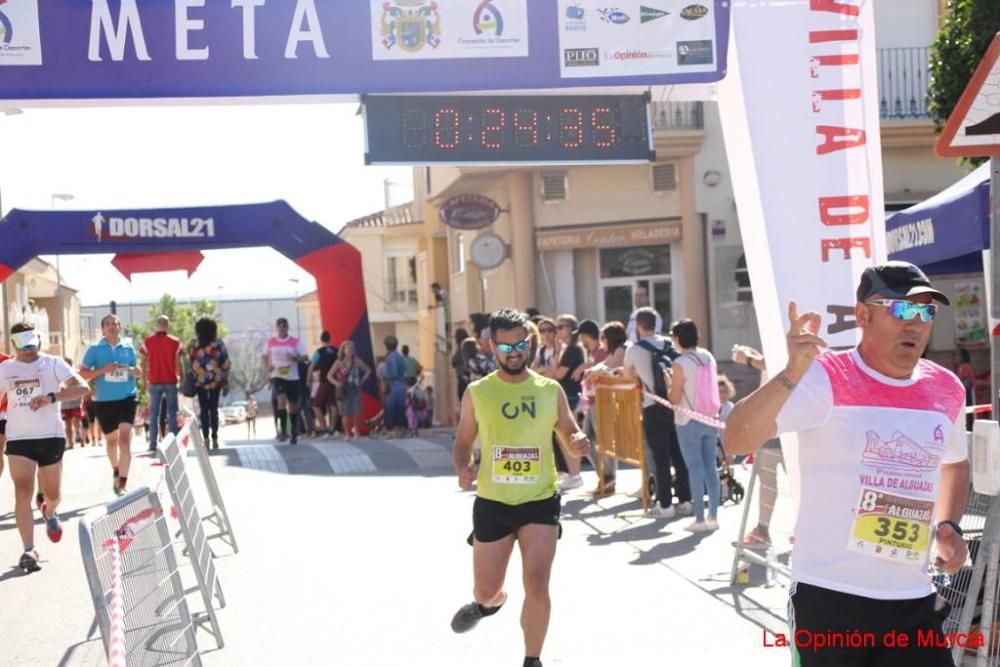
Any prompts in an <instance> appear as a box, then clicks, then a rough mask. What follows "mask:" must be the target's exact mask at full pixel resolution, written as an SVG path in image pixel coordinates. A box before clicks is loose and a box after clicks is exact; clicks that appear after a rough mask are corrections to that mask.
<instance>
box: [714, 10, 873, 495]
mask: <svg viewBox="0 0 1000 667" xmlns="http://www.w3.org/2000/svg"><path fill="white" fill-rule="evenodd" d="M730 49H731V55H730V58H729V72H728V74H727V76H726V78H725V79H724V80H723V81H722V83H721V84H720V86H719V103H720V108H721V115H722V126H723V132H724V134H725V140H726V152H727V154H728V157H729V167H730V171H731V173H732V178H733V188H734V192H735V197H736V205H737V208H738V210H739V220H740V231H741V233H742V236H743V245H744V249H745V252H746V259H747V268H748V269H749V272H750V280H751V284H752V285H753V299H754V305H755V307H756V310H757V321H758V323H759V326H760V334H761V342H762V344H763V350H764V354H765V355H766V357H767V365H768V367H769V368H770V369H773V371H774V372H776V371H777V370H779V369H781V368H782V367H783V366H784V365H785V362H786V360H787V351H786V349H785V336H784V334H785V331H786V330H787V326H788V321H787V315H786V313H787V307H788V302H789V300H792V299H794V300H795V301H796V302H797V304H798V308H799V312H800V313H803V312H806V311H810V310H812V311H816V312H818V313H819V314H820V315H821V316H822V329H821V331H820V334H821V335H822V336H823V337H824V338H825V339H826V340H827V342H828V343H829V344H830V346H831V347H834V348H849V347H853V346H854V345H855V344H856V343H857V341H858V339H859V333H860V331H859V330H858V329H857V324H856V322H855V320H854V303H855V296H854V292H855V288H856V286H857V282H858V278H859V277H860V274H861V272H862V271H863V270H864V269H865V267H867V266H870V265H872V264H873V263H876V262H882V261H885V258H886V249H885V246H886V244H885V211H884V196H883V191H882V187H883V186H882V156H881V137H880V124H879V97H878V80H877V74H876V51H875V15H874V0H781V1H779V0H765V1H763V2H762V1H761V0H734V1H733V3H732V40H731V41H730ZM782 444H783V447H784V450H785V456H786V459H787V460H788V464H789V471H790V472H791V471H793V470H795V471H797V468H798V466H797V460H796V459H797V452H796V448H795V446H794V439H793V438H786V437H783V438H782ZM797 487H798V475H797V474H794V473H793V474H792V488H793V495H794V496H795V497H796V499H797V497H798V488H797Z"/></svg>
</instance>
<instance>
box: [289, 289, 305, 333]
mask: <svg viewBox="0 0 1000 667" xmlns="http://www.w3.org/2000/svg"><path fill="white" fill-rule="evenodd" d="M288 282H290V283H292V284H293V285H295V289H294V290H293V291H292V307H293V308H294V309H295V335H296V337H297V338H298V339H299V340H302V323H301V322H300V321H299V304H297V303H296V300H297V299H298V298H299V279H298V278H289V279H288Z"/></svg>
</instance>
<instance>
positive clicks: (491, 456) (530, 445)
mask: <svg viewBox="0 0 1000 667" xmlns="http://www.w3.org/2000/svg"><path fill="white" fill-rule="evenodd" d="M527 372H528V379H527V380H524V381H523V382H518V383H513V382H505V381H503V380H502V379H500V377H499V375H498V374H497V373H495V372H494V373H490V374H489V375H487V376H486V377H484V378H482V379H481V380H477V381H475V382H473V383H472V384H470V385H469V388H468V391H469V393H470V394H471V395H472V404H473V406H474V407H475V411H476V422H477V424H478V425H479V442H480V447H481V451H480V464H479V477H478V483H477V495H478V496H479V497H480V498H486V499H488V500H495V501H497V502H501V503H505V504H507V505H521V504H523V503H528V502H532V501H536V500H546V499H548V498H551V497H552V496H554V495H555V493H556V464H555V454H554V453H553V451H552V447H553V446H555V445H554V443H553V441H552V434H553V432H554V430H555V426H556V423H557V422H558V421H559V383H558V382H556V381H555V380H550V379H549V378H545V377H542V376H541V375H539V374H537V373H535V372H533V371H530V370H529V371H527Z"/></svg>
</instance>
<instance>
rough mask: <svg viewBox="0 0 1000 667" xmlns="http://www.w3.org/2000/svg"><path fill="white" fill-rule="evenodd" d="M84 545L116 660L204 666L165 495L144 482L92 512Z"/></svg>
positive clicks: (84, 525) (104, 633) (83, 527)
mask: <svg viewBox="0 0 1000 667" xmlns="http://www.w3.org/2000/svg"><path fill="white" fill-rule="evenodd" d="M80 551H81V555H82V556H83V565H84V570H85V571H86V573H87V583H88V584H89V586H90V593H91V599H92V601H93V603H94V613H95V615H96V616H97V623H98V625H99V626H100V628H101V637H102V638H103V640H104V647H105V651H106V652H107V654H108V659H109V662H112V663H113V664H123V663H127V664H129V665H194V666H195V667H200V665H201V658H200V657H199V654H198V642H197V640H196V638H195V627H194V624H193V618H192V616H191V614H190V612H189V611H188V606H187V601H186V599H185V597H184V585H183V583H182V581H181V576H180V572H179V571H178V569H177V561H176V559H175V557H174V551H173V543H172V541H171V538H170V530H169V528H168V527H167V524H166V517H165V516H164V514H163V508H162V507H161V506H160V499H159V498H158V497H157V495H156V494H155V493H153V492H152V491H150V490H149V489H148V488H145V487H142V488H139V489H136V490H135V491H132V492H131V493H129V494H126V495H124V496H122V497H121V498H117V499H115V500H113V501H111V502H109V503H107V504H105V505H103V506H101V507H98V508H96V509H94V510H92V511H90V512H88V513H87V514H86V516H84V517H83V520H82V521H81V522H80Z"/></svg>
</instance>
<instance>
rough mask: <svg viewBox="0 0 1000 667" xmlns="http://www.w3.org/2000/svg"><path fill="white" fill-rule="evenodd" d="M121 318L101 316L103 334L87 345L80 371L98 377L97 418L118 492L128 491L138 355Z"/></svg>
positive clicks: (116, 492)
mask: <svg viewBox="0 0 1000 667" xmlns="http://www.w3.org/2000/svg"><path fill="white" fill-rule="evenodd" d="M121 331H122V321H121V320H120V319H119V318H118V316H117V315H105V316H104V319H102V320H101V333H102V334H103V335H104V337H103V338H102V339H101V340H100V341H98V342H97V343H95V344H93V345H91V346H90V347H89V348H88V349H87V353H86V354H85V355H84V356H83V365H82V366H81V368H80V374H81V375H83V378H84V379H85V380H87V381H88V382H89V381H91V380H96V384H97V391H96V393H95V397H94V405H95V407H96V408H97V421H98V423H99V424H100V426H101V432H103V433H104V439H105V442H106V443H107V452H108V460H109V461H110V462H111V469H112V471H113V472H114V487H113V488H114V492H115V495H119V496H120V495H122V494H123V493H124V492H125V485H126V483H127V481H128V470H129V466H130V465H131V464H132V425H133V424H134V423H135V409H136V382H135V379H136V378H137V377H139V373H140V370H139V366H138V356H137V355H136V353H135V348H134V347H133V346H132V341H131V339H127V338H126V339H122V338H121Z"/></svg>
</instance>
